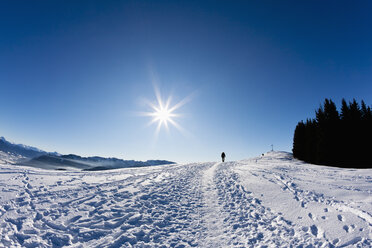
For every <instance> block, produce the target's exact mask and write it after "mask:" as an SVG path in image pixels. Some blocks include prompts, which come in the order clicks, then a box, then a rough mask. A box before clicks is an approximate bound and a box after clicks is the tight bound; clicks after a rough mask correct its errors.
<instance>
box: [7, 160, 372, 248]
mask: <svg viewBox="0 0 372 248" xmlns="http://www.w3.org/2000/svg"><path fill="white" fill-rule="evenodd" d="M248 162H249V163H254V162H255V161H254V160H250V161H248ZM256 162H257V160H256ZM245 163H247V161H245ZM241 165H242V162H225V163H199V164H188V165H177V166H164V167H162V168H160V167H157V168H156V169H152V168H149V169H130V170H126V169H123V170H117V171H115V172H112V174H109V172H105V173H102V174H100V172H95V173H86V172H77V173H72V174H71V176H69V177H66V178H68V179H65V180H63V179H58V180H57V179H56V180H55V181H54V182H53V183H51V184H49V185H48V184H46V185H40V184H36V183H35V182H36V181H33V179H35V177H39V181H40V177H42V175H43V173H44V174H45V176H46V173H45V172H43V173H39V174H38V171H36V172H35V171H33V170H20V171H19V173H17V172H18V171H16V172H13V173H14V175H12V176H11V177H10V179H9V181H11V182H12V183H13V182H19V183H18V184H14V185H13V186H12V187H9V186H7V184H6V182H5V181H2V182H1V184H0V185H1V187H2V188H3V192H5V191H4V190H8V191H10V190H12V189H13V190H14V189H16V192H17V194H16V196H15V197H14V198H12V199H9V200H5V201H3V202H2V205H1V206H0V220H1V224H0V246H1V244H2V245H4V246H7V247H63V246H69V247H112V248H114V247H177V248H181V247H346V246H356V247H368V246H369V245H371V238H370V237H369V238H362V237H359V236H356V237H353V238H352V239H351V240H348V241H347V242H343V243H342V242H340V239H334V240H328V239H327V237H326V236H325V234H324V231H323V230H322V229H321V228H319V226H317V225H316V224H313V225H310V226H301V225H298V224H296V223H293V222H292V221H290V220H288V219H287V218H285V216H283V215H282V213H280V212H275V211H274V210H272V209H270V208H269V207H267V206H265V205H264V204H263V203H262V200H260V198H259V197H258V196H257V195H255V194H254V192H251V191H249V188H246V187H244V186H243V185H244V184H243V183H242V178H241V175H240V173H239V170H236V169H235V168H236V167H237V166H241ZM259 170H261V171H262V173H258V172H257V171H259ZM259 170H252V171H250V173H251V175H252V176H257V177H260V178H263V179H264V180H267V181H268V182H270V183H273V184H275V185H279V186H280V187H281V189H282V190H283V191H285V192H290V193H291V194H292V195H293V197H294V199H296V201H297V202H298V204H300V206H301V207H302V208H306V207H307V205H308V204H309V203H311V202H314V201H315V202H320V203H322V204H324V205H325V206H328V207H329V208H334V209H338V210H339V211H340V213H339V214H338V215H337V219H338V221H339V222H340V223H342V222H344V221H345V216H344V214H343V213H344V212H348V213H351V214H354V215H357V216H358V217H359V218H361V219H362V220H364V221H365V222H367V226H368V228H371V226H372V223H371V215H370V214H369V213H367V212H365V211H363V210H359V209H356V208H353V207H352V206H347V205H346V204H345V203H343V202H341V201H337V200H336V199H329V198H328V197H327V196H325V195H323V194H320V193H316V192H314V191H306V190H302V189H301V188H300V187H299V186H298V185H297V184H296V183H295V179H293V178H291V177H290V176H288V175H287V173H285V172H283V171H282V172H283V173H282V174H281V172H280V171H279V172H278V171H273V170H269V169H259ZM3 173H4V175H5V173H10V174H11V173H12V172H11V171H9V170H4V171H0V175H2V174H3ZM52 173H55V174H56V175H63V173H61V172H52ZM105 175H110V178H108V179H107V178H106V179H105V180H106V181H105V180H102V182H100V183H97V181H94V180H93V182H89V180H88V179H89V178H90V177H93V178H95V177H98V176H101V177H102V176H105ZM87 181H88V182H87ZM325 209H327V208H325ZM324 211H325V212H326V211H328V210H324ZM308 216H309V218H310V219H312V220H316V218H317V217H316V216H315V215H313V214H312V213H309V215H308ZM356 228H357V227H356V226H355V225H344V227H343V229H344V231H345V232H346V233H350V232H353V230H355V229H356Z"/></svg>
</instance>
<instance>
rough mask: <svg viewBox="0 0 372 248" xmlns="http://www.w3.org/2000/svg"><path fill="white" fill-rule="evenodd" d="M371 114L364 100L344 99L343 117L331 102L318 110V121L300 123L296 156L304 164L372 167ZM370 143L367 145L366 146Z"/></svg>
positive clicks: (325, 103) (311, 120)
mask: <svg viewBox="0 0 372 248" xmlns="http://www.w3.org/2000/svg"><path fill="white" fill-rule="evenodd" d="M371 140H372V111H371V107H369V106H367V105H366V104H365V102H364V101H362V102H361V104H360V105H359V104H358V103H357V101H356V100H355V99H353V101H352V102H349V103H347V102H346V101H345V99H342V103H341V114H339V112H338V111H337V107H336V104H335V103H334V102H333V101H332V100H331V99H325V101H324V103H323V105H321V106H320V107H319V108H318V109H317V110H316V111H315V119H307V120H306V122H305V123H304V122H303V121H301V122H299V123H298V124H297V126H296V129H295V133H294V137H293V155H294V157H296V158H299V159H302V160H304V161H307V162H310V163H315V164H325V165H333V166H345V167H370V168H372V157H371V156H370V155H369V153H370V150H371V147H370V145H369V142H370V141H371ZM366 144H368V145H366Z"/></svg>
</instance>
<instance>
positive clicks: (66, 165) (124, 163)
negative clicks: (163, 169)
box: [19, 154, 174, 171]
mask: <svg viewBox="0 0 372 248" xmlns="http://www.w3.org/2000/svg"><path fill="white" fill-rule="evenodd" d="M164 164H174V162H171V161H167V160H148V161H135V160H123V159H118V158H103V157H96V156H95V157H81V156H78V155H75V154H69V155H59V156H56V155H52V154H46V155H41V156H39V157H36V158H33V159H31V160H29V161H25V162H21V163H19V165H26V166H32V167H38V168H43V169H54V170H64V169H79V170H87V171H96V170H111V169H120V168H132V167H144V166H155V165H164Z"/></svg>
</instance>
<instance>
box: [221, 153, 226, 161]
mask: <svg viewBox="0 0 372 248" xmlns="http://www.w3.org/2000/svg"><path fill="white" fill-rule="evenodd" d="M225 157H226V154H225V153H224V152H222V153H221V158H222V162H225Z"/></svg>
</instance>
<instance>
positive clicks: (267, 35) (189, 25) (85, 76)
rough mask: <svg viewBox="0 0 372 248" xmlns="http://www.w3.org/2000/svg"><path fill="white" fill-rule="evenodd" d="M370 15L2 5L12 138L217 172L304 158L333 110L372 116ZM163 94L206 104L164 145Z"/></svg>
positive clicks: (1, 48)
mask: <svg viewBox="0 0 372 248" xmlns="http://www.w3.org/2000/svg"><path fill="white" fill-rule="evenodd" d="M371 10H372V4H371V3H370V2H369V1H357V2H350V1H308V2H304V1H249V2H248V1H241V2H240V1H184V2H182V1H1V3H0V34H1V38H0V136H5V137H6V138H7V139H9V140H11V141H14V142H17V143H25V144H28V145H33V146H37V147H39V148H41V149H44V150H47V151H58V152H60V153H75V154H79V155H83V156H88V155H99V156H105V157H119V158H124V159H136V160H146V159H168V160H173V161H177V162H192V161H214V160H218V159H219V155H220V153H221V152H222V151H225V153H226V154H227V159H228V160H239V159H244V158H249V157H252V156H256V155H259V154H261V153H263V152H266V151H268V150H269V149H270V145H271V144H274V149H277V150H285V151H291V149H292V138H293V131H294V128H295V126H296V124H297V122H298V121H300V120H302V119H306V118H308V117H313V116H314V110H315V108H317V107H319V105H320V103H321V102H322V101H323V100H324V98H331V99H333V100H334V101H335V102H336V103H337V104H340V102H341V99H342V98H345V99H346V100H351V99H352V98H356V99H357V100H361V99H364V100H365V102H366V103H367V104H369V105H370V104H372V48H371V44H372V32H371V31H370V29H371V26H372V17H371V15H370V13H371ZM154 83H155V84H156V85H157V86H158V88H159V90H160V92H161V94H162V96H163V97H164V98H166V97H168V96H169V95H172V97H173V98H172V99H173V101H172V103H173V104H174V103H177V102H178V101H181V100H182V99H183V98H185V97H188V96H190V95H192V97H191V98H192V99H191V101H189V102H188V103H187V104H185V105H183V106H182V107H181V108H179V109H177V113H179V114H182V116H180V117H178V118H176V119H175V120H176V121H177V122H178V123H179V124H180V125H181V126H182V127H183V128H184V129H185V130H187V132H188V134H187V135H185V134H183V133H181V132H179V131H178V130H177V129H176V128H174V127H172V126H171V127H170V129H169V131H168V132H167V131H166V129H164V128H163V129H161V131H160V133H159V135H158V137H157V138H155V129H156V125H151V126H148V125H147V124H148V123H149V121H150V120H151V118H149V117H144V116H140V115H138V113H139V112H143V111H149V107H148V106H147V105H146V104H144V101H145V100H146V99H147V100H148V101H151V102H156V97H155V93H154V87H153V85H154Z"/></svg>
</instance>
